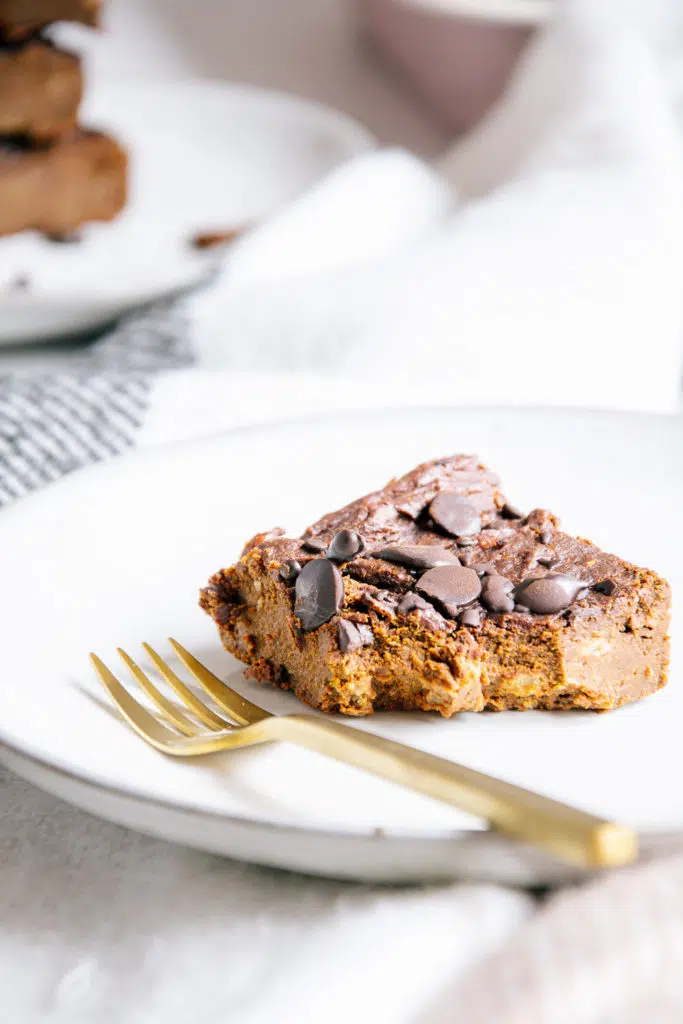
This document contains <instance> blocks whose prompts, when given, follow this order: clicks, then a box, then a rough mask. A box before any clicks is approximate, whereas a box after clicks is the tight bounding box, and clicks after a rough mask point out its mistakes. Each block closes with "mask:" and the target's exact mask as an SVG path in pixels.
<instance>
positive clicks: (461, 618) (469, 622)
mask: <svg viewBox="0 0 683 1024" xmlns="http://www.w3.org/2000/svg"><path fill="white" fill-rule="evenodd" d="M483 621H484V609H483V608H482V607H481V606H480V605H478V604H473V605H471V606H470V607H469V608H463V610H462V611H461V612H460V614H459V615H458V622H462V624H463V626H481V624H482V622H483Z"/></svg>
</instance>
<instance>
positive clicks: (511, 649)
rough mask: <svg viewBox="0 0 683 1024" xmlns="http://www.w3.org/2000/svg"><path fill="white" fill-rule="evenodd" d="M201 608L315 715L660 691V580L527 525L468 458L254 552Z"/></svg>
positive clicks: (554, 530) (555, 530)
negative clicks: (315, 709) (320, 713)
mask: <svg viewBox="0 0 683 1024" xmlns="http://www.w3.org/2000/svg"><path fill="white" fill-rule="evenodd" d="M200 603H201V605H202V607H203V608H204V609H205V610H206V611H207V612H208V613H209V614H210V615H211V616H212V617H213V619H214V620H215V622H216V624H217V626H218V630H219V633H220V636H221V640H222V641H223V644H224V645H225V647H226V648H227V649H228V650H229V651H230V652H231V653H232V654H234V655H235V656H236V657H237V658H239V659H241V660H242V661H244V662H246V663H247V664H248V665H249V670H248V674H249V675H250V676H252V677H253V678H255V679H258V680H259V681H261V682H270V683H274V684H275V685H277V686H281V687H283V688H288V689H292V690H293V691H294V692H295V693H296V694H297V696H299V697H300V698H301V699H302V700H303V701H305V702H306V703H307V704H310V705H311V706H313V707H316V708H320V709H321V710H323V711H340V712H343V713H345V714H349V715H367V714H371V713H372V712H373V711H375V710H378V709H393V710H397V709H402V710H416V709H420V710H425V711H428V710H434V711H439V712H440V713H441V714H442V715H444V716H450V715H452V714H453V713H454V712H456V711H481V710H503V709H517V710H525V709H530V708H542V709H558V708H587V709H594V710H600V711H602V710H606V709H609V708H614V707H617V706H618V705H620V704H624V703H626V702H628V701H632V700H637V699H638V698H640V697H643V696H645V695H646V694H649V693H652V692H654V691H655V690H657V689H659V687H661V686H663V685H664V683H665V682H666V674H667V667H668V660H669V640H668V636H667V629H668V623H669V616H670V591H669V586H668V584H667V583H666V581H665V580H663V579H662V578H661V577H660V576H658V575H656V573H654V572H651V571H650V570H648V569H641V568H638V567H637V566H635V565H631V564H629V563H628V562H624V561H623V560H622V559H620V558H617V557H616V556H615V555H610V554H605V553H604V552H603V551H601V550H599V549H598V548H597V547H595V545H593V544H591V543H590V542H589V541H587V540H583V539H581V538H576V537H571V536H569V535H568V534H566V533H563V532H562V531H561V530H560V529H559V527H558V521H557V518H556V517H555V516H554V515H553V514H552V513H551V512H548V511H545V510H542V509H534V510H533V511H532V512H530V513H529V514H528V515H523V514H522V513H521V512H519V511H518V510H516V509H515V508H513V507H512V506H510V505H509V504H508V503H507V502H506V499H505V497H504V496H503V494H502V493H501V491H500V490H499V483H498V479H497V477H496V476H494V474H493V473H491V472H490V471H489V470H488V469H486V467H484V466H482V465H481V464H480V463H479V462H478V461H477V460H476V459H475V458H472V457H469V456H463V455H457V456H454V457H453V458H447V459H441V460H437V461H435V462H430V463H425V464H424V465H421V466H418V467H417V469H415V470H413V471H412V472H411V473H409V474H408V475H407V476H404V477H402V478H401V479H399V480H392V481H391V482H390V483H389V484H387V486H386V487H384V488H383V489H382V490H380V491H377V492H375V493H374V494H370V495H367V496H366V497H364V498H361V499H359V500H358V501H356V502H354V503H352V504H351V505H348V506H347V507H346V508H343V509H341V510H340V511H338V512H333V513H331V514H330V515H327V516H325V517H324V518H323V519H321V520H320V521H319V522H317V523H316V524H315V525H314V526H311V527H310V528H309V529H308V530H307V531H306V532H305V533H304V534H303V536H302V537H301V538H296V539H294V538H289V537H286V536H284V535H282V531H273V532H271V533H268V534H259V535H257V536H256V537H255V538H254V539H253V540H252V541H250V542H249V544H247V547H246V548H245V550H244V552H243V555H242V557H241V558H240V560H239V561H238V562H237V564H236V565H234V566H232V567H231V568H229V569H223V570H221V571H219V572H217V573H216V574H215V575H214V576H213V577H212V579H211V580H210V582H209V585H208V586H207V587H206V588H205V589H204V590H203V591H202V594H201V600H200Z"/></svg>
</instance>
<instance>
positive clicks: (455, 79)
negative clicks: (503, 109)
mask: <svg viewBox="0 0 683 1024" xmlns="http://www.w3.org/2000/svg"><path fill="white" fill-rule="evenodd" d="M354 2H355V5H356V8H357V12H358V18H359V22H360V25H361V29H362V30H363V32H364V33H365V34H366V35H367V36H368V37H369V38H370V39H371V40H373V42H374V43H376V44H377V45H378V46H379V47H380V49H381V50H382V51H383V52H384V53H386V54H387V55H388V56H389V58H390V59H391V60H392V61H393V63H394V64H395V65H396V66H397V67H398V68H399V69H400V70H401V71H403V72H404V73H405V75H406V76H407V77H408V78H409V79H410V80H411V81H412V82H413V84H414V86H415V87H416V89H417V90H418V91H419V92H420V93H421V94H422V95H423V96H424V97H425V98H426V99H427V101H428V102H429V103H430V104H431V105H432V106H433V107H434V108H435V109H436V110H437V111H438V112H439V113H440V114H441V116H442V117H443V118H444V119H445V121H446V123H447V124H448V125H449V126H450V127H451V128H453V129H454V130H455V131H456V132H457V133H460V132H463V131H465V130H466V129H468V128H471V127H472V125H474V124H476V122H477V121H478V120H479V119H480V118H481V117H482V116H483V115H484V114H485V113H486V111H487V110H488V109H489V107H490V106H491V105H492V103H493V102H494V101H495V100H496V99H497V98H498V97H499V96H500V94H501V92H502V91H503V88H504V87H505V83H506V82H507V80H508V77H509V75H510V72H511V71H512V69H513V68H514V66H515V64H516V62H517V59H518V58H519V55H520V53H521V52H522V50H523V49H524V47H525V45H526V43H527V42H528V40H529V38H530V37H531V35H532V33H533V32H534V30H535V28H536V27H537V25H538V24H540V23H541V22H542V21H543V20H545V18H546V17H547V15H548V13H549V9H550V5H551V0H354Z"/></svg>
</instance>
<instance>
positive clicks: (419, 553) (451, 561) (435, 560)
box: [372, 544, 460, 570]
mask: <svg viewBox="0 0 683 1024" xmlns="http://www.w3.org/2000/svg"><path fill="white" fill-rule="evenodd" d="M372 554H373V558H381V559H382V560H383V561H385V562H395V563H396V564H397V565H403V566H405V567H406V568H407V569H423V570H426V569H435V568H436V567H437V566H439V565H460V559H459V558H458V556H457V555H456V554H454V553H453V552H452V551H449V550H448V549H447V548H444V547H441V545H440V544H404V545H400V546H399V545H393V546H391V547H388V548H380V549H379V551H373V553H372Z"/></svg>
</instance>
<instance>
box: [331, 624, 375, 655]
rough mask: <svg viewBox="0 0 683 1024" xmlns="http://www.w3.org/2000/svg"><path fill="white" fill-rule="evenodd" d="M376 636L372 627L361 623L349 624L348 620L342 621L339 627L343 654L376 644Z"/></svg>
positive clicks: (340, 646)
mask: <svg viewBox="0 0 683 1024" xmlns="http://www.w3.org/2000/svg"><path fill="white" fill-rule="evenodd" d="M374 639H375V638H374V636H373V633H372V629H371V628H370V626H366V625H364V624H363V623H360V622H349V620H348V619H340V620H339V623H338V625H337V641H338V643H339V650H340V651H341V652H342V654H348V653H349V652H350V651H356V650H358V648H359V647H365V646H366V644H371V643H373V642H374Z"/></svg>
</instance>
